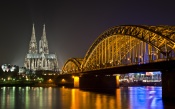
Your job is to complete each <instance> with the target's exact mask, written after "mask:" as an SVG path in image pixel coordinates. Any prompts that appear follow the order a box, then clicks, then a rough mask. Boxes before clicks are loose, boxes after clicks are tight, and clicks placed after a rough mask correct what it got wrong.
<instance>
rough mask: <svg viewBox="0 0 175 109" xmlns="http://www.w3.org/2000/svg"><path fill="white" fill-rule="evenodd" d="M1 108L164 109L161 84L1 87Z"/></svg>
mask: <svg viewBox="0 0 175 109" xmlns="http://www.w3.org/2000/svg"><path fill="white" fill-rule="evenodd" d="M0 109H163V103H162V88H161V87H123V88H120V89H116V94H114V95H111V94H102V93H96V92H90V91H82V90H79V89H69V88H51V87H49V88H43V87H0Z"/></svg>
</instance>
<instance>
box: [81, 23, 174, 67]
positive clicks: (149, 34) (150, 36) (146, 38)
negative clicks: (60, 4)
mask: <svg viewBox="0 0 175 109" xmlns="http://www.w3.org/2000/svg"><path fill="white" fill-rule="evenodd" d="M114 38H116V40H115V39H114ZM122 38H126V40H124V39H122ZM129 38H130V39H131V40H132V44H131V46H132V47H130V48H129V47H128V45H129V43H131V41H130V42H129V41H128V39H129ZM113 39H114V40H115V41H113ZM120 41H123V42H122V43H120V45H117V44H118V43H119V42H120ZM137 41H138V43H136V42H137ZM134 42H135V43H134ZM142 42H143V43H146V44H148V45H149V46H151V47H154V48H155V49H156V50H157V51H158V52H159V53H161V54H163V55H164V56H166V55H167V54H168V55H169V53H170V52H172V51H173V52H174V51H175V26H146V25H123V26H116V27H113V28H109V29H108V30H106V31H105V32H103V33H102V34H101V35H100V36H98V38H97V39H96V40H95V42H94V43H93V44H92V45H91V47H90V48H89V50H88V51H87V53H86V55H85V57H84V60H83V62H82V64H81V69H83V70H85V69H86V67H87V66H89V65H90V66H93V65H92V64H96V65H97V63H98V64H99V63H103V62H104V61H105V62H107V61H108V62H109V61H110V60H109V59H111V57H112V58H114V57H113V56H106V54H105V53H106V52H111V54H110V53H109V55H114V56H115V58H116V57H117V55H118V57H117V58H120V59H118V60H119V61H121V60H122V59H124V57H126V55H127V54H128V53H129V52H131V51H132V49H133V48H134V47H136V46H137V45H138V44H141V43H142ZM115 44H116V45H115ZM106 45H107V46H106ZM108 45H109V46H108ZM106 47H108V48H106ZM117 47H118V48H117ZM127 47H128V48H127ZM114 48H115V49H114ZM104 52H105V53H104ZM119 53H120V54H119ZM121 54H122V55H121ZM140 54H141V51H140ZM97 55H98V56H97ZM104 55H105V56H104ZM135 55H137V53H135ZM103 57H105V58H103ZM98 61H99V62H98ZM87 63H89V64H87ZM95 67H98V66H95ZM89 70H94V69H93V68H91V69H89Z"/></svg>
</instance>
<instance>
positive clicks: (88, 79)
mask: <svg viewBox="0 0 175 109" xmlns="http://www.w3.org/2000/svg"><path fill="white" fill-rule="evenodd" d="M79 83H80V84H79V85H80V88H81V89H100V90H103V89H115V88H116V83H117V82H116V76H111V75H83V76H81V77H80V81H79Z"/></svg>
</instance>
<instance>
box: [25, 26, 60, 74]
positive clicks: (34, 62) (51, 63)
mask: <svg viewBox="0 0 175 109" xmlns="http://www.w3.org/2000/svg"><path fill="white" fill-rule="evenodd" d="M24 67H26V68H27V69H30V70H34V71H37V70H50V71H58V70H59V68H58V61H57V56H56V54H50V53H49V48H48V41H47V38H46V30H45V25H44V26H43V34H42V36H41V39H40V41H39V49H37V41H36V37H35V28H34V24H33V28H32V35H31V40H30V43H29V50H28V53H27V54H26V56H25V61H24Z"/></svg>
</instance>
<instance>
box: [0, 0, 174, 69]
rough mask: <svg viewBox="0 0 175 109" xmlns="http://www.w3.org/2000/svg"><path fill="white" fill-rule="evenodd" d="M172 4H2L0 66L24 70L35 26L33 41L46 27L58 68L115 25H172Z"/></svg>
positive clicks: (122, 2) (129, 2) (131, 2)
mask: <svg viewBox="0 0 175 109" xmlns="http://www.w3.org/2000/svg"><path fill="white" fill-rule="evenodd" d="M174 8H175V7H174V6H173V2H172V1H167V2H162V1H157V0H155V1H150V0H148V1H138V0H135V1H127V0H125V1H99V2H98V1H88V2H87V1H79V0H78V1H72V2H71V1H70V2H67V1H61V2H58V1H42V2H38V1H30V2H29V1H28V2H26V1H15V2H14V1H11V2H10V1H5V2H3V3H1V4H0V10H1V11H0V12H1V18H0V29H1V31H0V37H1V40H0V51H1V56H0V60H1V61H0V64H5V63H7V64H15V65H19V66H23V63H24V57H25V55H26V53H27V51H28V46H29V40H30V38H31V34H32V25H33V23H34V24H35V31H36V40H37V41H39V39H40V37H41V35H42V26H43V25H44V24H45V25H46V34H47V39H48V42H49V49H50V51H53V52H55V53H56V54H57V56H58V64H59V67H60V68H62V66H63V64H64V63H65V62H66V61H67V60H68V59H69V58H72V57H75V58H83V57H84V56H85V54H86V52H87V51H88V49H89V47H90V46H91V45H92V43H93V42H94V41H95V40H96V39H97V37H98V36H99V35H100V34H101V33H103V32H104V31H105V30H107V29H108V28H111V27H113V26H118V25H142V24H143V25H174V24H175V22H174V18H175V15H174V14H173V10H174Z"/></svg>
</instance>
